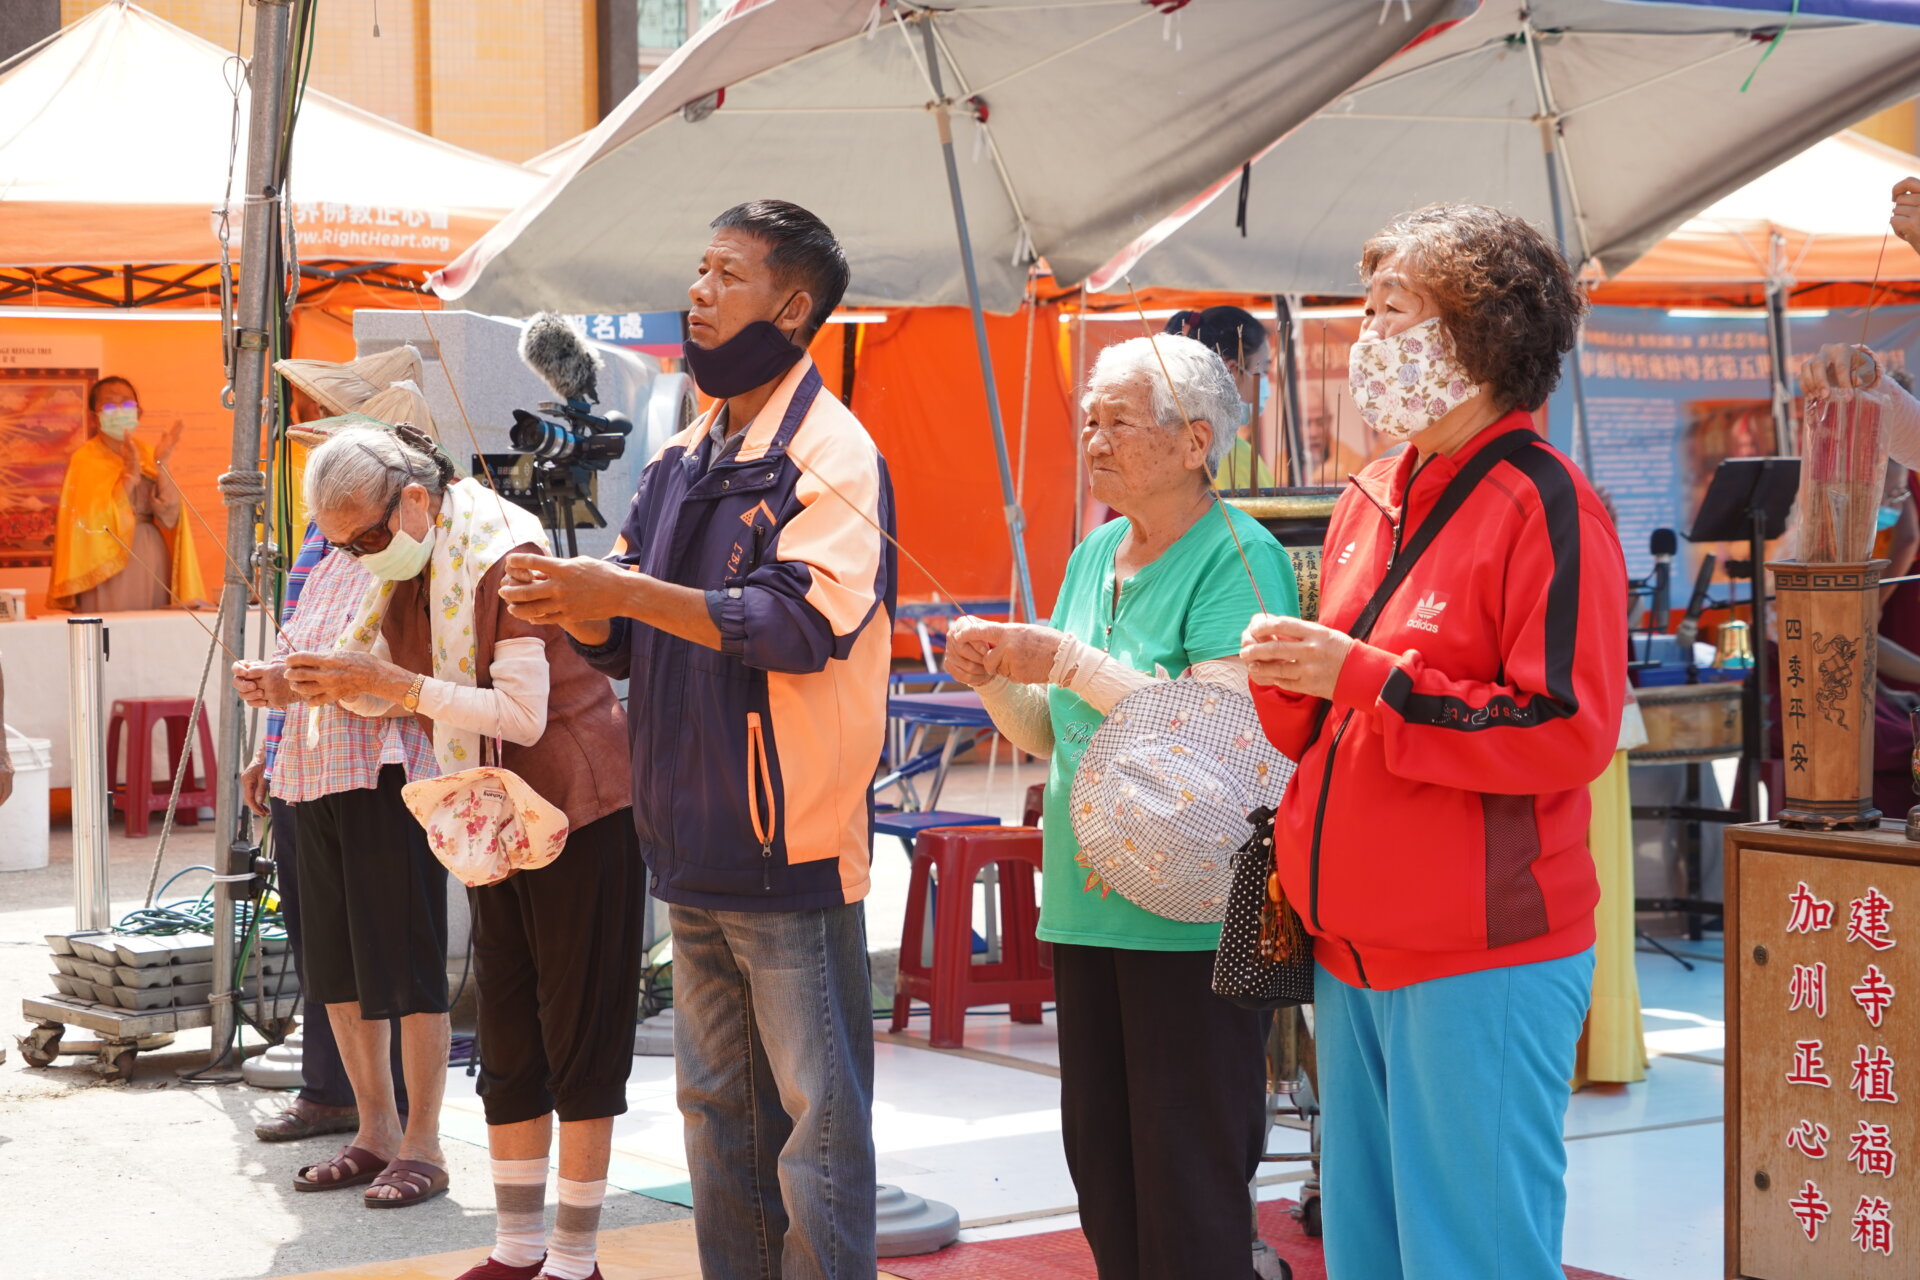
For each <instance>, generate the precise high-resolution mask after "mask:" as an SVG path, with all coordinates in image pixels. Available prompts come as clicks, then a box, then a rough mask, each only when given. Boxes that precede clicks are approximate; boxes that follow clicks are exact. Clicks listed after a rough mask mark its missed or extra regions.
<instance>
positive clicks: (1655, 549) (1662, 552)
mask: <svg viewBox="0 0 1920 1280" xmlns="http://www.w3.org/2000/svg"><path fill="white" fill-rule="evenodd" d="M1679 549H1680V539H1679V538H1678V536H1676V535H1675V533H1674V532H1673V530H1671V529H1655V530H1654V531H1653V538H1652V541H1651V544H1650V545H1649V546H1648V548H1647V550H1649V551H1651V552H1652V553H1653V600H1652V602H1651V604H1650V605H1649V607H1648V617H1647V630H1648V631H1650V632H1652V631H1665V630H1666V629H1667V623H1668V622H1669V621H1671V620H1672V618H1673V553H1674V552H1675V551H1678V550H1679Z"/></svg>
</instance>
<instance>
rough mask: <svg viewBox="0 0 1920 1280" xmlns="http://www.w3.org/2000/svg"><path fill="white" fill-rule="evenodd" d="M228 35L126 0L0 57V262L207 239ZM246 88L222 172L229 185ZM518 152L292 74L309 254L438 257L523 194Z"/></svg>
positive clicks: (213, 245) (187, 246) (150, 254)
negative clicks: (497, 149)
mask: <svg viewBox="0 0 1920 1280" xmlns="http://www.w3.org/2000/svg"><path fill="white" fill-rule="evenodd" d="M228 58H229V52H228V51H227V50H224V49H220V48H218V47H216V46H214V45H212V44H209V43H208V42H206V41H204V40H202V39H200V38H199V37H197V36H194V35H192V34H190V33H188V32H186V31H183V30H181V29H180V28H178V27H175V26H173V25H171V24H169V23H167V22H164V21H162V20H161V19H159V18H157V17H155V16H154V15H153V14H151V13H149V12H147V11H146V10H144V9H141V8H139V7H138V6H137V5H131V4H128V5H117V4H115V5H105V6H103V7H101V8H99V9H96V10H95V11H94V12H92V13H90V14H88V15H87V16H86V17H85V18H82V19H81V20H80V21H78V22H76V23H74V24H72V25H71V26H69V27H67V28H65V29H64V30H63V31H61V32H60V33H59V34H58V35H56V36H55V37H54V38H52V39H51V40H49V41H48V42H46V43H45V44H44V45H42V46H41V47H40V48H39V49H38V50H37V51H35V52H34V53H32V54H31V55H30V56H28V57H25V58H23V59H21V60H19V61H16V62H14V63H13V64H12V65H11V66H9V67H7V68H6V69H5V70H4V71H0V120H4V121H8V122H10V123H9V124H8V126H7V129H6V130H5V131H4V132H0V175H4V177H0V262H4V263H7V264H9V265H15V266H51V265H58V264H67V263H87V262H102V263H116V264H117V263H125V262H135V263H199V262H209V261H212V260H214V259H216V258H218V257H219V242H218V240H217V238H216V235H215V229H214V217H213V214H212V213H211V212H210V211H211V210H213V209H214V208H215V207H216V206H218V205H219V204H220V203H221V200H222V193H223V192H224V191H225V190H226V188H227V181H228V155H229V153H228V140H229V136H230V131H231V128H232V121H233V112H234V102H233V94H232V92H231V90H230V89H229V88H228V84H227V78H226V77H227V71H226V63H227V61H228ZM246 118H247V112H246V102H245V96H244V91H243V95H242V105H241V111H240V130H241V133H240V138H239V144H238V151H237V152H236V153H235V154H236V155H237V159H236V160H235V167H236V172H235V174H234V177H233V195H232V202H233V203H232V207H233V211H234V212H233V218H232V238H233V242H234V247H233V257H234V259H235V260H236V261H237V260H238V258H239V247H238V245H239V238H240V215H239V210H240V203H241V198H242V196H243V195H244V191H245V185H246V183H245V157H246V154H247V141H246ZM540 182H541V175H540V174H538V173H536V172H535V171H533V170H531V169H525V168H522V167H521V166H519V165H516V164H509V163H507V162H506V161H504V160H496V159H493V158H492V157H489V156H483V155H479V154H477V153H475V152H471V151H466V150H463V149H461V148H459V147H455V146H450V145H448V144H447V143H444V142H440V141H438V140H436V139H434V138H429V137H427V136H426V135H424V134H420V133H415V132H414V131H413V130H411V129H406V128H403V127H401V126H400V125H397V124H394V123H393V122H392V121H389V120H385V119H382V118H381V117H379V116H376V115H374V114H373V113H372V112H369V111H363V110H361V109H360V108H358V107H354V106H350V105H349V104H347V103H345V102H342V101H340V100H339V99H337V98H330V97H328V96H327V95H326V94H323V93H320V92H318V91H315V90H308V91H307V93H306V96H305V98H304V99H303V100H302V103H301V107H300V120H299V125H298V127H297V128H296V130H295V132H294V143H293V160H292V167H291V181H290V184H289V197H290V199H291V202H292V215H293V222H294V227H295V230H296V232H297V234H298V237H299V245H300V255H301V257H302V258H303V259H305V260H307V261H314V260H318V259H323V258H325V259H335V260H340V259H351V260H358V261H373V262H393V263H417V264H422V265H429V266H438V265H441V264H444V263H446V262H449V261H451V260H452V259H453V257H454V256H455V255H456V254H458V253H459V252H460V251H461V250H462V249H464V248H466V247H467V245H469V244H471V243H472V242H473V241H474V240H476V239H478V238H479V236H480V234H481V233H482V232H484V231H486V230H487V229H488V228H489V227H491V226H493V224H494V223H496V222H498V221H499V220H500V219H501V218H502V217H503V216H505V214H506V212H507V211H508V210H509V209H511V208H512V207H513V206H514V205H516V204H518V203H519V202H520V201H522V200H524V199H526V198H527V197H528V196H530V195H532V194H533V192H534V191H535V189H536V188H537V187H538V186H539V184H540Z"/></svg>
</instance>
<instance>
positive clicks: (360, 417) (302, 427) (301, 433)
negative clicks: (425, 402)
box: [287, 413, 424, 447]
mask: <svg viewBox="0 0 1920 1280" xmlns="http://www.w3.org/2000/svg"><path fill="white" fill-rule="evenodd" d="M387 425H388V424H387V423H386V422H384V421H382V420H381V419H379V418H371V417H368V416H367V415H366V414H363V413H342V414H336V415H335V416H333V417H331V418H315V419H314V420H313V421H312V422H296V423H294V424H293V425H292V426H290V427H288V428H287V437H288V439H291V440H297V441H299V442H300V443H301V444H304V445H307V446H309V447H312V446H314V445H321V444H325V443H326V441H327V437H328V436H330V435H332V434H333V433H334V432H336V431H338V430H340V428H342V427H379V428H382V429H385V428H386V427H387ZM422 429H423V430H424V428H422Z"/></svg>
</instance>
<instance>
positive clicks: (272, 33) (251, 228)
mask: <svg viewBox="0 0 1920 1280" xmlns="http://www.w3.org/2000/svg"><path fill="white" fill-rule="evenodd" d="M250 2H251V3H252V4H253V8H254V14H253V17H254V26H253V57H252V59H251V60H250V61H249V62H248V63H247V85H248V91H249V99H248V103H247V186H246V192H247V195H246V206H245V209H244V211H243V213H242V215H241V223H240V234H241V242H240V298H239V307H238V323H237V325H236V327H235V330H234V342H235V344H236V348H237V349H236V350H235V352H234V365H233V454H232V459H231V466H232V470H233V471H234V472H235V473H236V474H246V473H249V472H251V473H258V472H259V470H260V415H261V409H260V406H261V402H262V401H263V400H264V398H265V395H266V387H267V353H268V349H269V344H270V341H271V335H270V333H269V327H270V326H271V325H272V324H273V322H274V321H273V316H274V300H275V297H276V295H277V294H278V292H279V290H280V284H281V282H280V281H279V280H278V279H276V278H275V277H274V272H273V261H274V249H275V246H276V245H277V244H278V242H279V239H280V191H279V186H280V175H279V172H278V165H279V156H280V146H281V141H282V138H281V125H282V122H283V121H284V119H285V110H286V96H287V95H286V80H287V35H288V28H289V25H290V17H291V15H290V13H289V12H288V10H289V5H290V0H250ZM258 517H259V510H258V508H257V507H256V506H255V505H254V503H253V502H251V501H249V500H246V499H234V498H231V497H229V498H228V499H227V550H228V552H229V553H230V555H229V564H228V567H227V574H226V582H225V585H224V586H223V588H222V590H221V593H220V618H219V627H220V640H221V643H222V644H224V645H225V646H226V649H227V652H229V653H240V652H242V651H243V650H244V648H245V646H246V631H247V599H248V594H249V584H248V582H247V580H246V579H245V578H244V577H243V576H242V575H241V573H240V571H239V570H238V569H236V568H235V567H234V565H236V564H238V565H247V566H251V565H252V563H253V559H254V526H255V524H256V522H257V520H258ZM223 683H224V682H223ZM246 732H247V718H246V708H245V707H244V706H243V705H241V702H240V699H239V698H238V697H237V696H236V695H235V694H234V693H233V692H232V691H231V690H227V691H226V692H224V693H223V694H222V695H221V698H220V733H219V740H218V741H219V752H218V755H219V761H220V766H221V768H220V798H219V802H218V805H217V806H216V808H215V811H214V812H215V814H216V816H217V823H216V826H215V834H214V861H215V864H216V865H217V866H218V867H219V868H220V869H221V872H222V874H226V875H232V874H236V873H238V872H239V871H241V870H244V869H245V867H244V866H237V865H236V864H237V863H240V862H241V860H242V859H241V855H239V854H236V853H235V852H234V849H235V846H236V845H237V844H239V843H240V840H239V836H240V794H239V787H238V786H237V785H235V784H236V782H237V781H238V778H239V774H240V768H241V766H242V764H244V762H245V752H246ZM218 890H219V891H218V892H216V893H215V894H214V907H213V996H212V1000H213V1052H214V1055H215V1061H219V1060H220V1059H221V1058H224V1057H227V1056H229V1055H230V1054H231V1051H232V1040H233V1031H234V1012H235V1011H234V1005H233V998H234V972H233V971H234V962H235V959H236V953H237V950H238V946H237V940H236V939H235V937H234V909H233V904H234V901H235V897H236V896H237V888H236V886H235V885H234V884H232V883H230V882H225V883H221V884H220V885H219V886H218Z"/></svg>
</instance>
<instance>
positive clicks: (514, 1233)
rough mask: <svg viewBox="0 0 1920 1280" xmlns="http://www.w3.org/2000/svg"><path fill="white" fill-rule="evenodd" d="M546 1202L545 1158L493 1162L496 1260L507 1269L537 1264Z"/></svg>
mask: <svg viewBox="0 0 1920 1280" xmlns="http://www.w3.org/2000/svg"><path fill="white" fill-rule="evenodd" d="M560 1185H561V1186H565V1185H567V1184H566V1183H564V1182H563V1183H561V1184H560ZM546 1202H547V1158H546V1157H545V1156H541V1157H540V1158H539V1159H537V1160H495V1161H494V1162H493V1203H494V1214H495V1219H496V1220H495V1224H494V1228H493V1238H494V1244H493V1257H494V1260H495V1261H497V1262H500V1263H502V1264H504V1265H506V1266H509V1267H531V1266H533V1265H534V1264H535V1263H537V1262H539V1261H540V1259H541V1256H542V1255H544V1254H545V1253H546V1251H547V1232H546V1226H545V1221H546Z"/></svg>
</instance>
